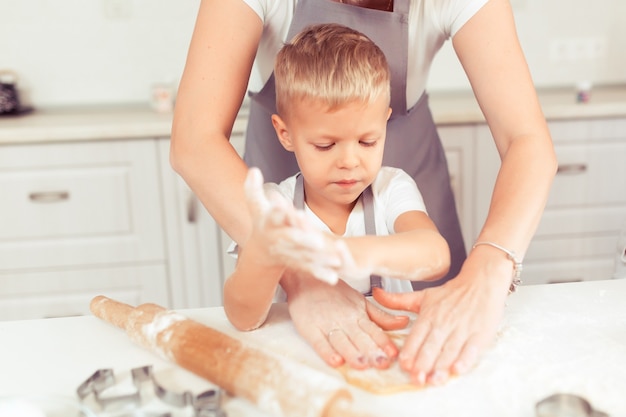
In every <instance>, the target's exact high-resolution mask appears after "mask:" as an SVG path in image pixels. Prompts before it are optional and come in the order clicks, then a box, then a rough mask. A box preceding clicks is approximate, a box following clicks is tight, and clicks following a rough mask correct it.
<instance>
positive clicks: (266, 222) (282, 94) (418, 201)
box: [224, 24, 450, 338]
mask: <svg viewBox="0 0 626 417" xmlns="http://www.w3.org/2000/svg"><path fill="white" fill-rule="evenodd" d="M274 75H275V84H276V107H277V114H274V115H273V116H272V123H273V126H274V129H275V130H276V134H277V136H278V139H279V141H280V143H281V144H282V145H283V147H284V148H285V149H286V150H287V151H290V152H293V153H294V154H295V157H296V160H297V161H298V165H299V168H300V173H299V174H297V175H295V176H293V177H290V178H287V179H286V180H284V181H282V182H281V183H280V184H278V185H277V184H266V185H265V188H266V192H267V197H266V193H264V191H263V186H262V178H261V175H260V172H259V171H258V170H256V169H254V168H253V169H251V170H250V172H249V174H248V178H247V179H246V195H247V196H248V205H249V209H250V211H251V214H252V217H253V219H255V225H254V228H253V232H252V234H251V236H250V237H249V238H248V240H247V242H246V244H245V248H244V249H243V250H240V252H239V257H238V263H237V267H236V269H235V271H234V272H233V274H232V275H231V276H230V277H229V278H228V280H227V281H226V283H225V285H224V309H225V311H226V314H227V316H228V319H229V320H230V321H231V323H232V324H233V325H234V326H235V327H237V328H238V329H240V330H251V329H254V328H257V327H259V326H260V325H262V324H263V322H264V321H265V319H266V316H267V313H268V311H269V308H270V306H271V304H272V302H273V300H274V295H275V294H276V290H277V289H278V287H279V283H280V279H281V276H282V274H283V272H284V271H285V269H286V268H288V267H289V268H294V269H302V270H306V271H307V272H310V273H312V274H313V275H315V276H317V277H318V278H320V279H323V280H326V281H328V282H329V283H331V284H332V283H335V282H336V281H337V278H338V277H339V278H341V280H342V281H343V282H344V283H347V284H349V285H351V286H352V287H353V288H355V289H357V290H359V291H361V292H362V293H368V292H369V291H371V287H372V286H381V287H382V288H384V289H385V290H387V291H391V292H406V291H412V287H411V282H410V281H411V280H434V279H437V278H439V277H442V276H444V275H445V274H446V272H447V271H448V268H449V265H450V254H449V249H448V245H447V243H446V241H445V239H444V238H443V237H442V236H441V235H440V234H439V232H438V231H437V228H436V227H435V225H434V223H433V222H432V221H431V220H430V218H429V217H428V215H427V214H426V210H425V207H424V203H423V201H422V198H421V195H420V193H419V191H418V189H417V186H416V185H415V182H414V181H413V179H412V178H411V177H410V176H409V175H408V174H406V173H405V172H404V171H402V170H400V169H396V168H390V167H382V159H383V149H384V145H385V133H386V126H387V120H388V119H389V117H390V115H391V108H390V107H389V103H390V74H389V68H388V66H387V62H386V60H385V56H384V54H383V53H382V51H381V50H380V49H379V48H378V47H377V46H376V45H375V44H374V43H373V42H372V41H370V40H369V39H368V38H367V37H365V36H364V35H362V34H361V33H359V32H356V31H354V30H352V29H349V28H347V27H344V26H340V25H336V24H323V25H315V26H311V27H308V28H306V29H305V30H303V31H302V32H301V33H300V34H299V35H297V36H296V37H295V38H294V39H293V40H292V42H291V43H289V44H287V45H285V46H284V47H283V48H282V49H281V51H280V52H279V53H278V55H277V58H276V63H275V67H274ZM292 202H293V204H292ZM294 206H295V208H294ZM296 209H300V210H296ZM366 234H369V235H370V236H366ZM373 235H377V236H373ZM370 274H378V275H383V276H384V277H383V278H380V277H378V275H373V276H370ZM340 285H343V283H340ZM328 337H329V338H330V334H329V335H328Z"/></svg>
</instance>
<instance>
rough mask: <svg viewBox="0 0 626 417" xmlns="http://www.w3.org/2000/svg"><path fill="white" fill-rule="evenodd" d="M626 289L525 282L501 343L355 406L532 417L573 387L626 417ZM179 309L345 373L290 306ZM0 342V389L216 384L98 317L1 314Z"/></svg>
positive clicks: (42, 391) (236, 412) (395, 412)
mask: <svg viewBox="0 0 626 417" xmlns="http://www.w3.org/2000/svg"><path fill="white" fill-rule="evenodd" d="M625 296H626V280H601V281H587V282H578V283H564V284H550V285H536V286H533V285H528V286H522V287H521V288H520V289H519V291H518V292H516V293H515V294H513V295H511V296H510V297H509V299H508V301H507V304H508V305H507V307H506V310H505V316H504V320H503V323H502V326H501V330H500V332H499V335H498V337H497V340H496V342H495V344H494V346H493V347H492V348H491V349H490V350H488V351H487V352H486V353H485V355H484V356H483V358H482V361H481V362H480V364H479V365H478V366H477V367H476V368H475V369H474V370H472V371H471V372H470V373H469V374H467V375H464V376H460V377H456V378H454V379H452V380H451V381H449V382H448V383H447V384H445V385H443V386H440V387H428V388H425V389H421V390H417V391H411V392H404V393H398V394H393V395H374V394H370V393H366V392H365V391H362V390H361V389H358V388H354V387H351V388H350V389H351V391H352V392H353V394H354V398H355V404H358V406H359V407H364V409H367V410H368V412H369V413H370V414H371V415H380V416H394V417H403V416H407V417H408V416H417V415H421V416H428V417H438V416H440V417H452V416H464V417H492V416H493V417H534V416H535V413H534V404H535V403H536V402H537V401H539V400H540V399H542V398H545V397H547V396H548V395H551V394H554V393H557V392H567V393H574V394H578V395H582V396H584V397H585V398H587V399H588V400H589V401H590V402H591V403H592V405H593V406H594V407H595V408H596V409H599V410H602V411H605V412H607V413H608V414H609V415H610V416H611V417H626V397H624V393H626V377H625V376H626V304H625V303H624V297H625ZM180 313H182V314H184V315H186V316H188V317H190V318H192V319H195V320H197V321H199V322H202V323H204V324H206V325H208V326H211V327H214V328H216V329H218V330H221V331H223V332H225V333H228V334H230V335H233V336H235V337H238V338H240V339H242V340H244V341H245V342H246V343H250V344H251V345H254V346H256V347H261V348H263V349H268V350H271V351H273V352H275V353H277V354H280V355H282V356H284V358H285V359H284V360H297V361H299V362H301V363H304V364H306V365H309V366H311V367H313V368H315V369H317V370H318V371H319V372H326V373H328V374H329V375H335V376H337V378H340V376H339V375H338V373H337V372H336V371H335V370H333V369H331V368H328V367H327V366H326V365H324V364H323V362H322V361H321V360H320V359H319V358H318V357H317V356H316V355H315V353H314V352H313V350H312V349H311V348H310V347H309V346H308V345H307V344H306V343H305V342H304V341H303V340H302V339H301V338H300V337H299V336H298V335H297V334H296V332H295V330H294V327H293V324H292V323H291V321H290V320H289V317H288V314H287V311H286V308H285V305H284V304H275V305H274V306H273V308H272V311H271V314H270V316H269V321H268V322H267V324H266V325H264V326H263V327H262V328H261V329H259V330H257V331H253V332H248V333H239V332H236V331H235V330H234V329H233V328H232V327H231V326H230V325H229V323H228V321H227V320H226V318H225V316H224V312H223V310H222V309H221V308H206V309H193V310H180ZM0 341H1V346H2V348H1V349H2V355H0V370H1V372H2V377H0V397H2V396H11V395H25V394H30V395H35V394H39V395H54V396H64V397H67V398H75V390H76V388H77V387H78V385H79V384H80V383H81V382H83V381H84V380H85V379H86V378H87V377H88V376H90V375H91V374H92V373H93V372H94V371H95V370H96V369H100V368H112V369H114V371H115V372H116V375H124V372H128V371H129V370H130V369H131V368H134V367H139V366H144V365H148V364H152V365H153V366H154V369H155V377H156V378H157V379H158V380H159V381H160V383H161V384H162V385H167V386H168V387H169V388H170V389H179V390H181V391H182V390H191V391H193V392H195V393H197V392H199V391H201V390H204V389H207V388H209V387H210V386H211V385H210V383H209V382H207V381H205V380H202V379H200V378H198V377H196V376H194V375H192V374H190V373H189V372H187V371H185V370H183V369H181V368H179V367H178V366H177V365H175V364H173V363H170V362H168V361H166V360H164V359H161V358H160V357H158V356H156V355H155V354H153V353H151V352H149V351H147V350H145V349H143V348H141V347H139V346H137V345H135V344H133V342H131V341H130V340H129V339H128V337H127V336H126V334H125V333H124V332H123V331H122V330H120V329H118V328H115V327H113V326H112V325H110V324H108V323H105V322H103V321H100V320H99V319H97V318H95V317H93V316H85V317H74V318H57V319H45V320H25V321H8V322H0ZM392 371H393V370H392ZM368 372H369V371H368ZM389 372H391V371H389ZM286 388H287V387H286ZM226 409H227V410H228V412H229V414H228V415H229V417H238V416H244V415H245V416H264V414H263V413H261V412H259V411H258V410H256V409H255V408H254V407H252V406H251V405H250V404H249V403H246V402H245V401H242V400H237V399H231V400H229V401H228V402H227V404H226ZM185 415H187V414H185ZM51 417H57V416H51Z"/></svg>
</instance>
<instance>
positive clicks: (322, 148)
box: [313, 143, 334, 151]
mask: <svg viewBox="0 0 626 417" xmlns="http://www.w3.org/2000/svg"><path fill="white" fill-rule="evenodd" d="M333 145H334V143H316V144H314V145H313V146H315V149H317V150H320V151H327V150H329V149H330V148H332V147H333Z"/></svg>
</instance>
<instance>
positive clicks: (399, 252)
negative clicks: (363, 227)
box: [343, 211, 450, 281]
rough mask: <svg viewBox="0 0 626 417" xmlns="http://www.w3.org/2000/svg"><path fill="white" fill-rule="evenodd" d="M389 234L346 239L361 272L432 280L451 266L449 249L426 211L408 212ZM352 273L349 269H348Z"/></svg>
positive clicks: (360, 273) (443, 273)
mask: <svg viewBox="0 0 626 417" xmlns="http://www.w3.org/2000/svg"><path fill="white" fill-rule="evenodd" d="M394 230H395V233H394V234H391V235H387V236H354V237H347V238H343V240H344V242H345V243H346V244H347V245H348V248H349V250H350V253H351V254H352V257H353V258H354V263H355V266H356V268H357V269H358V275H369V274H376V275H384V276H387V277H391V278H399V279H409V280H412V281H431V280H435V279H438V278H441V277H442V276H444V275H445V274H446V273H447V272H448V269H449V268H450V249H449V248H448V243H447V242H446V240H445V239H444V238H443V236H441V234H439V232H438V230H437V227H436V226H435V224H434V223H433V221H432V220H431V219H430V218H429V217H428V215H427V214H426V213H424V212H423V211H408V212H405V213H403V214H401V215H400V216H398V218H397V219H396V221H395V225H394ZM348 274H350V272H348Z"/></svg>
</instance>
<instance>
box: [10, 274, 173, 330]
mask: <svg viewBox="0 0 626 417" xmlns="http://www.w3.org/2000/svg"><path fill="white" fill-rule="evenodd" d="M0 293H1V294H2V297H1V300H0V320H25V319H41V318H48V317H67V316H79V315H89V314H91V313H90V311H89V304H90V302H91V300H92V299H93V298H94V297H95V296H97V295H104V296H106V297H109V298H112V299H114V300H117V301H121V302H123V303H127V304H130V305H139V304H142V303H156V304H159V305H162V306H168V305H169V299H168V288H167V272H166V268H165V264H154V265H136V266H117V267H116V266H106V267H100V268H91V269H68V270H62V271H58V270H44V271H38V272H32V271H30V272H29V271H26V272H2V273H0Z"/></svg>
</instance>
